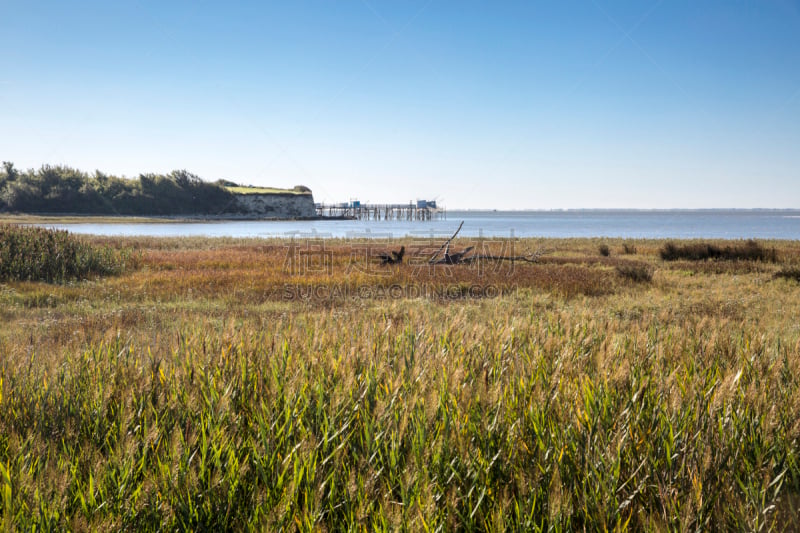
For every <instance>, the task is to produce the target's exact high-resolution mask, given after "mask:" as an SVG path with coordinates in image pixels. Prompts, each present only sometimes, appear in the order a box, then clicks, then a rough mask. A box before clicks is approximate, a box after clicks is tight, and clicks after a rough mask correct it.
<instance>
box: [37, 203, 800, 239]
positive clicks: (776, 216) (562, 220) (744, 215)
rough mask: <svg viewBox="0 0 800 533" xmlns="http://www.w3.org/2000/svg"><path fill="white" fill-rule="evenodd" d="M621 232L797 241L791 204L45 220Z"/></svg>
mask: <svg viewBox="0 0 800 533" xmlns="http://www.w3.org/2000/svg"><path fill="white" fill-rule="evenodd" d="M462 221H463V222H464V226H463V228H462V229H461V232H460V233H459V235H460V236H463V237H480V236H483V237H623V238H645V239H658V238H676V239H690V238H719V239H748V238H755V239H789V240H797V239H800V209H797V210H738V209H734V210H728V209H709V210H653V211H650V210H648V211H639V210H564V211H448V212H447V218H446V219H443V220H432V221H426V222H420V221H374V220H373V221H359V220H287V221H274V220H225V221H197V222H163V223H127V222H125V221H124V220H121V221H120V222H114V223H102V224H96V223H71V224H45V226H47V227H54V228H59V229H66V230H69V231H70V232H73V233H84V234H95V235H107V236H137V235H142V236H156V237H182V236H183V237H185V236H207V237H264V238H268V237H283V238H286V237H300V238H308V237H313V238H342V237H344V238H364V237H372V238H398V237H415V236H418V237H429V236H437V237H438V236H442V235H451V234H452V233H453V232H454V231H455V230H456V228H458V225H459V224H460V223H461V222H462Z"/></svg>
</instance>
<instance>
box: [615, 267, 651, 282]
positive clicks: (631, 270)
mask: <svg viewBox="0 0 800 533" xmlns="http://www.w3.org/2000/svg"><path fill="white" fill-rule="evenodd" d="M617 273H618V274H619V275H620V276H622V277H623V278H625V279H629V280H631V281H635V282H636V283H643V282H649V281H652V279H653V269H652V268H650V266H649V265H638V264H636V265H618V266H617Z"/></svg>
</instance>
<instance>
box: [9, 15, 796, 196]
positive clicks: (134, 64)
mask: <svg viewBox="0 0 800 533" xmlns="http://www.w3.org/2000/svg"><path fill="white" fill-rule="evenodd" d="M0 159H2V160H9V161H13V162H14V163H15V164H16V165H17V166H18V167H21V168H38V167H39V166H41V165H42V164H65V165H69V166H73V167H77V168H80V169H82V170H86V171H93V170H95V169H100V170H103V171H105V172H108V173H113V174H118V175H125V176H129V177H134V176H136V175H138V174H139V173H140V172H167V171H170V170H173V169H180V168H185V169H187V170H190V171H192V172H194V173H195V174H198V175H200V176H201V177H203V178H204V179H206V180H216V179H219V178H226V179H231V180H234V181H238V182H242V183H249V184H255V185H272V186H285V187H291V186H294V185H296V184H303V185H307V186H309V187H311V188H312V189H313V191H314V197H315V199H316V200H317V201H345V200H348V199H350V198H358V199H360V200H362V201H371V202H407V201H409V200H413V199H417V198H426V199H431V198H437V199H439V200H440V201H441V202H442V203H443V204H445V205H447V207H448V208H450V209H454V208H496V209H506V208H510V209H525V208H544V209H550V208H588V207H598V208H611V207H628V208H694V207H800V1H797V0H758V1H756V0H748V1H744V0H675V1H673V0H662V1H652V0H620V1H609V0H587V1H555V0H554V1H550V0H548V1H537V0H529V1H507V2H503V1H493V2H489V1H474V0H459V1H444V0H402V1H400V0H397V1H391V2H389V1H379V0H339V1H332V0H318V1H306V0H298V1H288V0H287V1H285V2H196V1H193V2H188V1H187V2H177V1H150V0H133V1H119V2H117V1H113V2H109V1H107V0H106V1H96V2H88V1H70V2H64V1H62V0H58V1H37V0H24V1H15V0H11V1H9V0H0Z"/></svg>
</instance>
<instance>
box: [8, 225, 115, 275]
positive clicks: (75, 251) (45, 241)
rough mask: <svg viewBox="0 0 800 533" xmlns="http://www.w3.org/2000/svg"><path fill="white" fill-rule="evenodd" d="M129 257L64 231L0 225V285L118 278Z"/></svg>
mask: <svg viewBox="0 0 800 533" xmlns="http://www.w3.org/2000/svg"><path fill="white" fill-rule="evenodd" d="M130 257H131V254H130V252H129V251H127V250H114V249H113V248H111V247H108V246H104V247H97V246H92V245H90V244H88V243H86V242H84V241H82V240H80V239H79V238H77V237H75V236H74V235H70V234H69V233H68V232H67V231H59V230H52V229H44V228H36V227H23V226H14V225H11V224H2V225H0V281H47V282H50V283H52V282H64V281H68V280H73V279H85V278H87V277H89V276H92V275H107V274H118V273H120V272H122V271H123V270H124V269H125V266H126V264H127V263H128V261H129V259H130Z"/></svg>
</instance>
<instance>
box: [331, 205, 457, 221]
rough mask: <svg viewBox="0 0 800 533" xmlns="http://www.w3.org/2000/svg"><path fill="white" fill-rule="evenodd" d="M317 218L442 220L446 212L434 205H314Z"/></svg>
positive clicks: (445, 216)
mask: <svg viewBox="0 0 800 533" xmlns="http://www.w3.org/2000/svg"><path fill="white" fill-rule="evenodd" d="M316 209H317V216H318V217H324V218H346V219H352V220H407V221H414V220H419V221H426V220H444V219H446V218H447V210H446V209H444V208H442V207H437V206H436V204H435V203H432V206H431V205H430V203H427V202H426V203H422V202H417V203H416V204H414V203H408V204H361V203H358V202H350V203H346V204H316Z"/></svg>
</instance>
